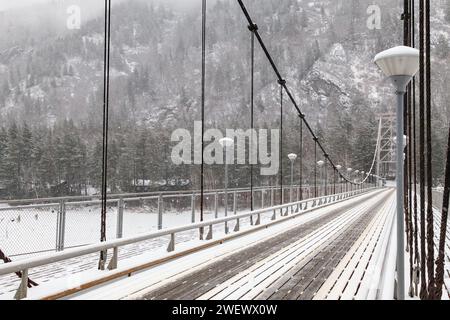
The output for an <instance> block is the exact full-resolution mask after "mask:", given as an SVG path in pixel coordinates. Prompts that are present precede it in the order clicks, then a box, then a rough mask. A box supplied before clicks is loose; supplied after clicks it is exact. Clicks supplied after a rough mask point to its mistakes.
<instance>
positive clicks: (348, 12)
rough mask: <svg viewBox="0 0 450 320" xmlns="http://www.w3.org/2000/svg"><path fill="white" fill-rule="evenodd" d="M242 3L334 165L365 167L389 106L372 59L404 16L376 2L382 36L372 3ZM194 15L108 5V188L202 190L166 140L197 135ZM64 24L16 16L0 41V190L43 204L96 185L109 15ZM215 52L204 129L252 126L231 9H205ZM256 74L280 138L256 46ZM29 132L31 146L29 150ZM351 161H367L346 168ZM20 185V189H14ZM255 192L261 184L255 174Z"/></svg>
mask: <svg viewBox="0 0 450 320" xmlns="http://www.w3.org/2000/svg"><path fill="white" fill-rule="evenodd" d="M246 3H247V5H248V7H249V10H250V12H251V14H252V16H253V18H254V20H255V22H257V24H258V25H259V28H260V32H261V35H262V37H263V38H264V40H265V41H266V44H267V46H268V48H269V51H270V52H271V53H272V54H273V56H274V58H275V62H276V63H277V65H278V66H279V68H280V70H281V72H282V74H283V75H285V76H286V79H287V80H288V85H289V87H290V88H291V90H292V92H293V93H294V95H295V97H296V99H297V101H298V102H299V105H300V107H301V108H302V110H303V112H304V113H305V114H306V115H307V117H308V119H309V120H310V121H311V123H312V124H313V125H314V127H315V129H316V130H317V132H318V134H319V136H320V137H321V138H323V139H324V141H325V144H326V145H327V147H328V149H329V150H330V154H331V155H332V156H333V157H334V159H335V161H336V162H339V163H342V164H344V165H348V166H352V167H359V168H361V169H366V170H367V169H368V166H370V162H371V160H372V156H373V149H374V147H375V132H376V125H377V119H376V114H377V113H379V112H385V111H389V110H391V107H390V106H393V96H392V94H391V88H390V86H389V84H388V83H386V82H385V81H384V80H383V79H382V78H381V75H380V73H379V72H378V71H377V69H376V67H375V66H374V65H373V63H372V58H373V56H374V55H375V54H376V53H377V52H379V51H380V50H382V49H385V48H387V47H389V46H392V45H395V44H398V43H400V42H401V39H402V35H401V32H402V21H401V20H400V14H401V11H402V9H401V7H400V1H398V6H397V5H394V4H393V3H392V1H388V0H381V1H378V3H379V5H380V7H381V12H382V28H381V30H369V29H368V28H367V25H366V23H367V19H368V14H366V9H367V7H368V6H369V5H370V4H372V1H369V0H361V1H356V0H352V1H345V0H339V1H335V0H334V1H333V0H329V1H328V0H321V1H301V0H284V1H282V2H281V3H280V1H276V0H264V1H261V0H259V1H257V0H249V1H246ZM448 7H450V5H448V4H447V2H446V1H436V6H435V10H436V12H435V13H436V14H434V15H433V16H434V21H433V26H434V28H435V30H433V53H434V56H433V58H434V61H433V62H434V65H435V70H433V77H434V79H435V80H437V79H439V81H434V83H435V86H434V91H435V92H434V93H435V94H433V97H434V101H433V103H434V108H435V110H436V112H435V114H436V119H435V121H436V123H437V124H439V127H440V128H442V127H443V126H445V125H446V124H447V123H448V121H449V119H448V114H449V107H448V104H446V103H445V102H446V101H448V98H449V96H448V95H449V93H448V90H446V89H445V88H444V87H443V86H445V83H448V82H447V81H445V80H444V79H447V80H448V77H449V76H448V73H449V72H447V71H448V68H449V65H448V59H449V48H448V39H449V28H450V26H449V22H448V21H447V20H446V10H448ZM42 12H44V10H43V11H42ZM45 12H48V11H45ZM199 13H200V11H199V8H198V6H196V5H193V6H188V7H187V8H186V7H185V8H183V9H182V10H181V9H180V8H177V7H176V6H173V5H170V4H164V3H163V2H159V1H154V2H152V1H150V2H149V1H140V0H134V1H133V0H129V1H123V2H121V3H118V4H117V5H115V6H114V7H113V13H112V52H111V113H110V117H111V118H110V119H111V121H110V124H111V126H110V132H111V140H110V142H111V148H110V161H111V165H110V177H111V184H112V186H111V188H112V190H129V189H130V188H131V186H130V181H133V180H136V179H143V180H149V179H150V180H152V181H158V180H161V179H163V180H165V181H168V180H169V179H174V180H181V179H190V180H191V181H192V183H193V184H195V183H196V182H195V181H196V179H197V176H198V174H197V168H180V167H176V166H173V165H171V164H170V163H169V161H168V157H169V155H170V134H171V132H172V131H173V130H174V129H175V128H188V129H190V128H192V126H193V121H194V120H199V119H200V109H199V106H200V99H199V98H200V62H201V61H200V58H201V55H200V52H201V48H200V46H201V43H200V40H201V38H200V15H199ZM55 17H56V18H55V19H52V18H49V19H47V21H48V23H47V24H46V26H47V28H44V29H42V28H36V25H35V24H34V23H36V24H37V25H39V26H41V25H42V24H43V22H42V21H43V20H42V19H39V20H38V21H37V22H36V21H34V22H33V23H31V24H29V25H25V24H24V25H23V26H21V25H20V23H21V21H19V22H17V20H14V18H13V16H11V17H10V18H9V19H7V20H8V21H4V22H3V24H4V26H6V27H7V30H9V32H10V34H9V37H5V36H0V117H1V119H2V120H1V122H0V127H4V129H3V130H1V129H0V151H1V154H2V155H1V156H2V157H3V158H0V163H2V164H3V169H0V180H3V181H6V183H7V184H9V186H10V189H11V188H12V189H14V190H16V193H17V194H27V193H30V192H37V191H36V189H39V190H40V191H39V192H37V193H39V195H41V194H42V193H48V192H49V191H48V186H51V185H56V184H58V182H60V181H68V182H69V185H70V186H71V189H72V190H71V192H73V193H80V192H82V190H83V188H86V186H87V185H94V186H95V185H98V184H99V179H100V175H99V168H100V159H101V156H100V155H101V153H100V152H101V149H100V147H101V145H100V142H101V139H100V138H101V137H100V134H101V115H102V114H101V111H102V93H103V83H102V81H103V77H102V76H103V62H102V60H103V23H104V22H103V18H101V17H89V18H87V19H86V20H85V21H84V22H83V23H82V27H81V30H66V29H64V28H60V24H61V20H62V19H61V16H60V15H58V14H56V15H55ZM0 24H1V22H0ZM11 35H12V36H11ZM11 39H14V40H13V41H12V40H11ZM207 43H208V48H207V92H206V97H207V101H206V118H207V119H206V121H207V126H208V127H218V128H220V129H224V128H242V129H246V128H248V126H249V119H250V118H249V102H250V74H249V70H250V66H249V62H250V57H249V54H250V52H249V49H250V33H249V31H248V29H247V26H246V23H245V20H244V16H243V14H242V12H241V11H240V9H239V7H238V5H237V4H236V2H235V1H226V0H218V1H216V2H214V3H212V4H210V6H209V8H208V31H207ZM446 45H447V46H446ZM255 65H256V74H255V85H256V88H255V90H256V97H255V103H256V113H255V118H256V122H257V126H259V127H268V128H277V127H278V121H279V120H278V119H279V91H278V85H277V84H276V79H275V77H274V75H273V72H272V71H271V69H270V68H269V64H268V63H267V61H266V59H265V57H264V56H263V54H262V52H261V50H260V49H259V48H257V50H256V62H255ZM289 106H290V104H288V107H287V113H286V119H287V120H286V121H287V122H288V124H289V125H288V126H287V127H288V129H286V131H285V141H284V143H285V146H284V147H285V150H292V151H295V150H296V148H298V140H297V137H298V118H297V117H296V116H295V113H294V110H293V108H292V106H291V107H289ZM439 114H446V115H447V116H446V117H442V116H439ZM11 128H13V129H11ZM28 131H29V132H30V133H29V135H30V137H28V138H27V139H25V138H24V137H25V136H26V134H25V133H26V132H28ZM444 131H445V130H444ZM14 132H16V133H14ZM15 134H16V135H17V137H15V136H14V135H15ZM435 135H436V146H435V149H436V169H435V170H436V171H435V172H436V177H440V176H442V169H441V168H440V167H439V164H440V161H441V160H440V159H442V158H439V154H440V152H441V149H442V150H443V145H444V141H443V140H444V138H443V137H444V133H441V132H435ZM14 139H18V140H20V141H22V142H21V143H19V144H18V145H19V147H17V148H19V149H20V150H19V149H18V150H11V148H13V142H14ZM2 141H3V142H2ZM27 141H28V142H27ZM16 142H17V141H16ZM363 142H364V144H362V143H363ZM27 143H29V146H26V144H27ZM362 145H364V146H362ZM8 148H9V149H8ZM306 148H307V150H306V157H307V161H306V162H305V166H308V161H309V163H311V161H312V156H311V151H312V143H311V142H306ZM355 150H358V151H359V153H358V154H359V156H358V157H356V158H354V157H353V158H351V157H350V156H349V154H352V153H354V151H355ZM61 156H62V158H61ZM130 164H133V165H130ZM310 167H311V166H309V168H310ZM244 169H245V168H236V170H235V172H236V174H235V177H233V181H234V183H235V184H236V185H245V184H247V182H248V173H247V172H246V171H245V170H244ZM305 169H308V168H305ZM243 170H244V171H245V174H243ZM156 172H158V173H156ZM221 174H222V172H221V169H218V168H214V167H211V168H210V170H209V171H208V179H209V185H210V186H211V187H212V186H214V185H215V183H216V181H217V180H219V179H218V178H219V177H220V175H221ZM2 175H3V176H2ZM286 175H287V173H286ZM287 178H288V177H287V176H286V179H287ZM13 181H18V182H17V183H16V185H11V183H13ZM259 183H266V180H264V179H263V178H261V177H260V181H259ZM13 184H14V183H13ZM32 190H33V191H32Z"/></svg>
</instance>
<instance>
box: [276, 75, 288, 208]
mask: <svg viewBox="0 0 450 320" xmlns="http://www.w3.org/2000/svg"><path fill="white" fill-rule="evenodd" d="M278 84H279V85H280V160H279V161H280V186H281V194H280V204H283V203H284V192H283V89H284V85H285V84H286V80H278Z"/></svg>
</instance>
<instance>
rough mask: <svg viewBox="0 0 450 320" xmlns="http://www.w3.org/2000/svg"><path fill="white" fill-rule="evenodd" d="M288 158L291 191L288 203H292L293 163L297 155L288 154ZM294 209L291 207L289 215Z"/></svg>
mask: <svg viewBox="0 0 450 320" xmlns="http://www.w3.org/2000/svg"><path fill="white" fill-rule="evenodd" d="M288 158H289V160H290V161H291V190H290V191H289V202H290V203H292V200H293V199H292V198H293V194H292V193H293V188H294V162H295V160H296V159H297V155H296V154H295V153H290V154H288ZM293 210H294V208H293V207H291V213H294V211H293Z"/></svg>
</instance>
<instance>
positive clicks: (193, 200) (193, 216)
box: [191, 193, 195, 223]
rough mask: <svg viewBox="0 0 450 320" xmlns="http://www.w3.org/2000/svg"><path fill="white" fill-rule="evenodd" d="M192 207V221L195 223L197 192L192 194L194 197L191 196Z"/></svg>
mask: <svg viewBox="0 0 450 320" xmlns="http://www.w3.org/2000/svg"><path fill="white" fill-rule="evenodd" d="M191 208H192V217H191V222H192V223H195V193H193V194H192V198H191Z"/></svg>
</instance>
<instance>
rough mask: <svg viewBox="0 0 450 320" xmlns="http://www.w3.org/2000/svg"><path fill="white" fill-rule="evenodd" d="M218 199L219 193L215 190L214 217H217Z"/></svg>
mask: <svg viewBox="0 0 450 320" xmlns="http://www.w3.org/2000/svg"><path fill="white" fill-rule="evenodd" d="M218 201H219V193H218V192H216V193H215V195H214V217H215V218H216V219H217V218H218V217H219V211H218V210H219V209H218Z"/></svg>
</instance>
